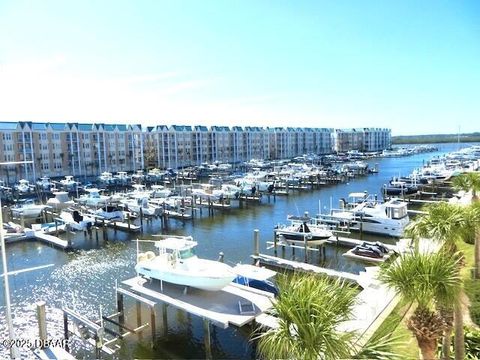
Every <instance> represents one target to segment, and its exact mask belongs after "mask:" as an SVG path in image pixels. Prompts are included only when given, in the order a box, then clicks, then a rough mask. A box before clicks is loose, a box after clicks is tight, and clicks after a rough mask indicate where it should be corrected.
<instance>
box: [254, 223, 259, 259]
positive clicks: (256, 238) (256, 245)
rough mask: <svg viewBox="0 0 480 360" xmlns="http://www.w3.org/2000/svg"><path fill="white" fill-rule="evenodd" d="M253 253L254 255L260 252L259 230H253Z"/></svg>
mask: <svg viewBox="0 0 480 360" xmlns="http://www.w3.org/2000/svg"><path fill="white" fill-rule="evenodd" d="M253 253H254V255H255V256H258V255H259V254H260V241H259V230H258V229H255V230H253Z"/></svg>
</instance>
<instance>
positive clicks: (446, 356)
mask: <svg viewBox="0 0 480 360" xmlns="http://www.w3.org/2000/svg"><path fill="white" fill-rule="evenodd" d="M452 332H453V328H452V327H451V326H449V327H448V328H447V329H445V334H444V335H443V341H442V360H450V345H452Z"/></svg>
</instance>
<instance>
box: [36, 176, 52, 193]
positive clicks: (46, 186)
mask: <svg viewBox="0 0 480 360" xmlns="http://www.w3.org/2000/svg"><path fill="white" fill-rule="evenodd" d="M37 185H38V186H39V187H40V188H41V189H42V190H43V191H50V188H51V187H52V186H53V184H52V182H51V181H50V178H49V177H48V176H42V177H41V178H40V179H39V180H38V181H37Z"/></svg>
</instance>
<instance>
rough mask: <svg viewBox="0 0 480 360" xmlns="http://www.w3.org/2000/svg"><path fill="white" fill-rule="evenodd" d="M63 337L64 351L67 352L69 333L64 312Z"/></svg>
mask: <svg viewBox="0 0 480 360" xmlns="http://www.w3.org/2000/svg"><path fill="white" fill-rule="evenodd" d="M63 337H64V339H65V351H66V352H69V351H70V349H69V346H68V337H69V332H68V315H67V313H66V312H65V311H64V312H63Z"/></svg>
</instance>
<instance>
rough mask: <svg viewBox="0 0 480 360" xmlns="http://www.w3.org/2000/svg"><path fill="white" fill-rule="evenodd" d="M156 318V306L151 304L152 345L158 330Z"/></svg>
mask: <svg viewBox="0 0 480 360" xmlns="http://www.w3.org/2000/svg"><path fill="white" fill-rule="evenodd" d="M155 322H156V319H155V307H153V306H150V330H151V332H152V345H153V344H154V341H155V334H156V332H157V328H156V324H155Z"/></svg>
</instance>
